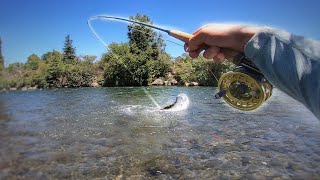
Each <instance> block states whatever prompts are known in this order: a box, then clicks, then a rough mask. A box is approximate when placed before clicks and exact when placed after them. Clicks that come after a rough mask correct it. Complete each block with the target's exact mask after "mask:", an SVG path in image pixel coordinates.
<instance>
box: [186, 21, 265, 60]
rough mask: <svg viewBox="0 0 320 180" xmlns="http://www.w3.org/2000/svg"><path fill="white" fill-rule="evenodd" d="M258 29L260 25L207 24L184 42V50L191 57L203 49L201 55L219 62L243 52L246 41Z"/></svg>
mask: <svg viewBox="0 0 320 180" xmlns="http://www.w3.org/2000/svg"><path fill="white" fill-rule="evenodd" d="M259 30H261V28H260V27H252V26H240V25H231V24H207V25H205V26H203V27H201V28H200V29H198V30H197V31H195V32H194V33H193V37H192V38H191V39H189V42H187V43H185V50H186V52H188V53H189V56H190V57H192V58H196V57H198V56H199V54H200V53H201V52H202V51H204V53H203V57H205V58H206V59H214V60H215V61H219V62H221V61H224V60H225V59H226V58H231V57H233V56H235V55H236V54H238V53H239V52H244V47H245V45H246V44H247V42H248V41H249V40H250V39H251V37H252V36H253V35H254V34H255V33H256V32H258V31H259Z"/></svg>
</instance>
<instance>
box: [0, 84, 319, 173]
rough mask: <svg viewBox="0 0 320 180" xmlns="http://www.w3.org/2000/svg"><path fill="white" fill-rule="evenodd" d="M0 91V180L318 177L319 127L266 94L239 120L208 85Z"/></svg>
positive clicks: (286, 101)
mask: <svg viewBox="0 0 320 180" xmlns="http://www.w3.org/2000/svg"><path fill="white" fill-rule="evenodd" d="M148 91H149V93H150V94H151V95H152V96H153V97H154V98H155V100H156V101H157V102H158V103H159V104H160V105H163V106H165V105H168V104H170V103H171V102H173V101H174V100H175V96H176V95H178V94H179V93H186V94H187V95H188V97H189V99H190V106H189V107H188V109H187V110H184V111H179V112H164V111H159V110H158V109H157V108H156V107H155V106H154V105H153V103H152V102H151V101H150V99H149V98H148V97H147V96H146V95H145V94H144V92H143V90H142V89H141V88H139V87H135V88H79V89H51V90H36V91H12V92H2V93H0V179H70V178H72V179H92V178H97V179H100V178H101V179H238V178H242V179H272V178H275V179H319V178H320V123H319V121H318V120H317V119H316V118H315V117H314V116H313V115H312V114H311V113H310V112H309V111H308V110H307V109H306V108H304V106H302V105H301V104H299V103H298V102H296V101H295V100H293V99H292V98H290V97H288V96H286V95H284V94H283V93H281V92H279V91H278V90H277V89H275V91H274V94H273V96H272V97H271V99H269V100H268V102H267V103H265V104H264V105H263V106H262V107H261V108H259V109H258V110H256V111H252V112H242V111H238V110H235V109H232V108H231V107H229V106H227V105H226V104H225V103H224V102H223V101H222V100H216V99H214V93H215V92H216V89H215V88H211V87H189V88H187V87H148Z"/></svg>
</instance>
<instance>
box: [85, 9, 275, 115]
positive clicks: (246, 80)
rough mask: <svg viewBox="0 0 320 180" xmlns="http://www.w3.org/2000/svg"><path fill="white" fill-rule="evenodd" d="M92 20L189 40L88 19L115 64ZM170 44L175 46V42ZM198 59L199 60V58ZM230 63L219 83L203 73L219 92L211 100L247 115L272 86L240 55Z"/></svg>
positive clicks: (175, 34)
mask: <svg viewBox="0 0 320 180" xmlns="http://www.w3.org/2000/svg"><path fill="white" fill-rule="evenodd" d="M94 19H98V20H116V21H121V22H129V23H133V24H137V25H140V26H146V27H149V28H152V29H156V30H158V31H161V32H165V33H167V34H168V35H169V36H171V37H174V38H176V39H179V40H181V41H183V42H185V43H187V42H188V41H189V39H190V38H192V36H193V35H191V34H188V33H185V32H182V31H177V30H168V29H164V28H162V27H158V26H154V25H151V24H147V23H143V22H138V21H135V20H130V19H126V18H121V17H115V16H104V15H100V16H93V17H91V18H90V19H89V20H88V25H89V28H90V29H91V31H92V32H93V33H94V35H95V36H96V37H97V38H98V39H99V41H100V42H102V43H103V45H104V46H105V47H106V48H107V50H108V51H109V52H110V53H111V55H112V56H114V57H115V58H116V59H118V60H119V61H121V60H120V59H119V58H118V57H117V56H115V54H114V53H113V52H112V51H111V50H110V49H109V48H108V46H107V44H106V43H105V42H104V41H103V40H102V38H100V36H99V35H98V33H97V32H96V31H95V30H94V28H93V27H92V25H91V23H90V22H91V20H94ZM136 30H137V29H136ZM137 31H139V30H137ZM141 32H143V31H141ZM143 33H146V32H143ZM167 41H168V40H167ZM169 42H172V41H169ZM173 43H174V44H178V43H175V42H173ZM178 45H180V44H178ZM180 46H182V45H180ZM231 51H232V50H231ZM235 53H237V52H235ZM200 58H201V59H203V58H202V57H200ZM232 62H233V63H234V64H235V65H237V67H236V68H235V69H234V70H232V71H230V72H227V73H224V74H223V75H222V76H221V77H220V79H219V80H218V78H217V77H216V76H215V74H214V73H213V72H212V71H211V70H210V68H209V67H208V68H207V70H208V71H209V72H210V73H211V74H212V75H213V77H214V78H215V80H216V81H217V82H218V88H219V92H218V93H217V94H216V95H215V97H216V98H217V99H219V98H223V100H224V101H225V102H226V103H227V104H229V105H230V106H232V107H234V108H236V109H240V110H243V111H249V110H254V109H256V108H258V107H259V106H260V105H261V104H263V103H264V102H265V101H266V100H267V99H268V98H269V97H270V96H271V94H272V88H273V86H272V84H270V83H269V81H268V80H267V79H266V78H265V77H264V75H263V74H262V73H261V71H260V70H259V69H258V68H257V67H256V66H255V65H254V64H253V63H252V62H251V61H250V60H249V59H248V58H246V57H245V55H244V54H242V53H239V54H237V55H236V56H235V57H234V58H233V60H232ZM123 64H124V66H125V68H126V69H127V70H128V71H129V72H130V73H131V74H132V75H134V73H132V72H131V71H130V69H129V68H128V67H127V66H126V64H125V63H123ZM139 83H140V85H141V87H142V89H143V91H144V92H145V93H146V95H147V96H148V97H149V98H150V100H151V101H152V102H153V103H154V104H155V106H157V108H161V107H160V106H159V104H158V103H157V102H156V101H155V100H154V98H153V97H152V96H151V95H150V94H149V92H148V91H147V90H146V89H145V88H144V87H143V86H142V84H141V82H139ZM180 102H186V101H185V100H184V98H183V96H178V97H177V99H176V102H175V104H181V103H180ZM175 104H173V105H172V106H174V105H175ZM168 107H169V106H168ZM170 107H171V106H170ZM170 107H169V108H170ZM163 109H166V108H163Z"/></svg>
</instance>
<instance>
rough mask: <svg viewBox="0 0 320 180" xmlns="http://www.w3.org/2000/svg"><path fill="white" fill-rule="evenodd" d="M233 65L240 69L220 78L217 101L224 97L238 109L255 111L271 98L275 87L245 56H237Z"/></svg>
mask: <svg viewBox="0 0 320 180" xmlns="http://www.w3.org/2000/svg"><path fill="white" fill-rule="evenodd" d="M233 63H234V64H236V65H238V67H237V68H235V69H234V70H232V71H230V72H227V73H225V74H223V75H222V76H221V77H220V79H219V82H218V88H219V92H218V93H217V94H216V95H215V97H216V98H217V99H219V98H221V97H222V98H223V100H224V101H225V102H226V103H228V104H229V105H230V106H232V107H234V108H236V109H239V110H243V111H250V110H254V109H256V108H258V107H259V106H260V105H262V104H263V103H264V102H265V101H266V100H267V99H268V98H269V97H270V96H271V94H272V88H273V87H272V85H271V84H270V82H269V81H268V80H267V79H266V78H265V77H264V76H263V74H262V73H261V72H260V71H259V69H258V68H256V66H255V65H254V64H253V63H252V62H251V61H250V60H248V59H247V58H246V57H245V56H244V55H243V54H239V55H237V56H236V57H235V58H234V60H233Z"/></svg>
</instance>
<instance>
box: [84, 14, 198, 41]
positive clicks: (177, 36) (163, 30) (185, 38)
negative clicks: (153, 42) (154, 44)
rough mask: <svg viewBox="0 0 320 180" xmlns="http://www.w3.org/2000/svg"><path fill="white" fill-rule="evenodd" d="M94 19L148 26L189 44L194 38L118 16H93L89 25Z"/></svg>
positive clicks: (190, 35) (179, 32)
mask: <svg viewBox="0 0 320 180" xmlns="http://www.w3.org/2000/svg"><path fill="white" fill-rule="evenodd" d="M93 19H114V20H119V21H126V22H131V23H135V24H139V25H142V26H147V27H150V28H153V29H157V30H159V31H162V32H166V33H168V35H170V36H172V37H174V38H176V39H179V40H181V41H183V42H188V41H189V39H190V38H191V37H192V34H188V33H185V32H182V31H178V30H168V29H163V28H161V27H158V26H154V25H151V24H147V23H143V22H139V21H135V20H131V19H126V18H121V17H116V16H103V15H99V16H93V17H91V18H90V19H89V20H88V24H89V21H90V20H93Z"/></svg>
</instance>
